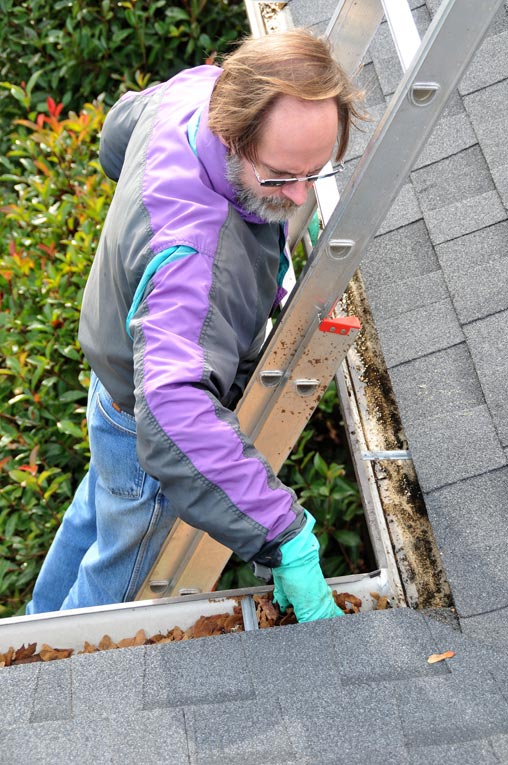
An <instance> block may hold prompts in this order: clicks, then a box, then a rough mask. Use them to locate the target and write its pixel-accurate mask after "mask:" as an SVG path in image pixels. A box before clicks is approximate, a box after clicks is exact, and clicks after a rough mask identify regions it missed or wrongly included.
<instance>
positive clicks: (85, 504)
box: [26, 374, 176, 614]
mask: <svg viewBox="0 0 508 765" xmlns="http://www.w3.org/2000/svg"><path fill="white" fill-rule="evenodd" d="M87 421H88V431H89V438H90V452H91V459H90V467H89V471H88V473H87V474H86V475H85V477H84V478H83V480H82V482H81V484H80V485H79V487H78V489H77V491H76V494H75V496H74V499H73V501H72V504H71V505H70V507H69V508H68V509H67V511H66V513H65V515H64V517H63V520H62V524H61V526H60V528H59V529H58V532H57V534H56V536H55V539H54V541H53V544H52V545H51V548H50V550H49V552H48V555H47V557H46V559H45V561H44V563H43V566H42V569H41V571H40V574H39V577H38V579H37V582H36V584H35V588H34V592H33V596H32V600H31V602H30V603H29V604H28V606H27V609H26V613H27V614H35V613H41V612H46V611H58V610H60V609H68V608H83V607H86V606H98V605H106V604H108V603H120V602H122V601H130V600H133V599H134V597H135V596H136V593H137V591H138V590H139V588H140V587H141V585H142V583H143V581H144V580H145V578H146V576H147V575H148V573H149V571H150V569H151V567H152V565H153V564H154V562H155V559H156V558H157V555H158V553H159V551H160V549H161V547H162V544H163V542H164V539H165V538H166V536H167V534H168V533H169V531H170V529H171V526H172V525H173V523H174V521H175V517H176V516H175V514H174V512H173V510H172V509H171V507H170V504H169V502H168V500H167V498H166V497H165V496H164V495H163V494H162V492H161V490H160V485H159V482H158V481H156V480H155V479H154V478H151V477H150V476H149V475H147V474H146V473H145V472H144V470H143V469H142V468H141V466H140V465H139V462H138V459H137V454H136V422H135V419H134V417H133V416H132V415H130V414H128V413H127V412H123V411H117V409H116V408H115V406H113V401H112V400H111V396H110V395H109V393H108V392H107V391H106V389H105V388H104V386H103V385H102V384H101V383H100V382H99V380H98V379H97V377H96V376H95V375H94V374H92V379H91V381H90V391H89V396H88V408H87Z"/></svg>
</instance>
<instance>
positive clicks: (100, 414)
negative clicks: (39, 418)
mask: <svg viewBox="0 0 508 765" xmlns="http://www.w3.org/2000/svg"><path fill="white" fill-rule="evenodd" d="M90 449H91V455H92V462H93V464H94V466H95V469H96V470H97V473H98V475H99V477H100V480H101V482H102V484H103V486H104V488H106V489H107V490H108V491H109V492H110V493H111V494H113V495H115V496H116V497H123V498H125V499H139V497H141V495H142V493H143V484H144V481H145V476H146V473H145V471H144V470H143V468H142V467H141V466H140V464H139V462H138V455H137V451H136V420H135V419H134V416H133V415H131V414H129V413H128V412H124V411H118V410H117V409H116V408H115V406H114V405H113V401H112V399H111V396H110V395H109V393H108V392H107V391H106V389H105V388H104V386H103V385H101V384H99V390H98V394H97V398H96V405H95V407H94V412H93V414H92V420H91V423H90Z"/></svg>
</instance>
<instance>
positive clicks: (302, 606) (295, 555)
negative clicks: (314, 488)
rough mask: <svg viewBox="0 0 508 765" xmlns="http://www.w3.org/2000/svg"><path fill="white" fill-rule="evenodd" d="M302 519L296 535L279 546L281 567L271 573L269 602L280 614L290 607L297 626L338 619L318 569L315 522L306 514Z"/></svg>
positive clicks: (339, 611)
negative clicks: (271, 596) (275, 605)
mask: <svg viewBox="0 0 508 765" xmlns="http://www.w3.org/2000/svg"><path fill="white" fill-rule="evenodd" d="M305 516H306V518H307V522H306V524H305V526H304V527H303V529H302V530H301V531H300V533H299V534H298V535H297V536H296V537H294V538H293V539H291V540H290V541H289V542H286V543H285V544H283V545H281V548H280V551H281V553H282V563H281V565H280V566H277V567H276V568H273V569H272V574H273V581H274V584H275V588H274V591H273V601H274V602H275V603H277V604H278V606H279V608H280V610H281V611H285V610H286V608H287V607H288V606H289V605H291V606H293V608H294V611H295V615H296V618H297V619H298V621H299V622H311V621H313V620H314V619H330V618H331V617H332V616H342V615H343V614H344V611H342V610H341V609H340V608H339V607H338V606H337V605H336V603H335V601H334V599H333V595H332V591H331V589H330V588H329V587H328V585H327V583H326V581H325V578H324V576H323V572H322V571H321V566H320V565H319V542H318V540H317V538H316V536H315V535H314V534H313V533H312V529H313V528H314V524H315V522H316V521H315V519H314V518H313V517H312V515H310V513H308V512H307V511H305Z"/></svg>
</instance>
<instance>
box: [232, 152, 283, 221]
mask: <svg viewBox="0 0 508 765" xmlns="http://www.w3.org/2000/svg"><path fill="white" fill-rule="evenodd" d="M242 173H243V165H242V160H241V159H240V158H239V157H238V155H237V154H231V153H230V152H228V153H227V154H226V178H227V180H228V181H229V183H230V184H231V186H232V187H233V189H234V190H235V195H236V201H237V202H238V204H239V205H240V206H241V207H243V209H244V210H245V211H246V212H248V213H252V214H253V215H257V217H258V218H261V219H262V220H265V221H266V222H267V223H283V222H284V221H286V220H287V219H288V218H289V217H290V216H291V215H293V213H294V212H295V211H296V210H297V209H298V205H296V204H295V203H294V202H292V201H291V200H290V199H286V198H285V197H268V196H267V197H258V196H256V194H254V192H253V191H251V190H250V189H248V188H246V187H245V186H244V185H243V183H242V181H241V176H242Z"/></svg>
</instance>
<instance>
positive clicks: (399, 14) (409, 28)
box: [381, 0, 421, 72]
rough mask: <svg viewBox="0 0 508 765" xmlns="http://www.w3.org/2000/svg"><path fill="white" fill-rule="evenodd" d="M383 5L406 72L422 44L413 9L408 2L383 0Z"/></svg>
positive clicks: (403, 0)
mask: <svg viewBox="0 0 508 765" xmlns="http://www.w3.org/2000/svg"><path fill="white" fill-rule="evenodd" d="M381 3H382V5H383V9H384V12H385V17H386V21H387V22H388V27H389V29H390V32H391V34H392V38H393V42H394V44H395V48H396V50H397V54H398V56H399V60H400V63H401V66H402V70H403V71H404V72H405V71H406V69H408V67H409V65H410V64H411V61H412V60H413V59H414V57H415V55H416V52H417V50H418V48H419V47H420V42H421V40H420V34H419V32H418V30H417V28H416V24H415V21H414V19H413V15H412V13H411V8H410V7H409V3H408V2H407V0H381Z"/></svg>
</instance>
